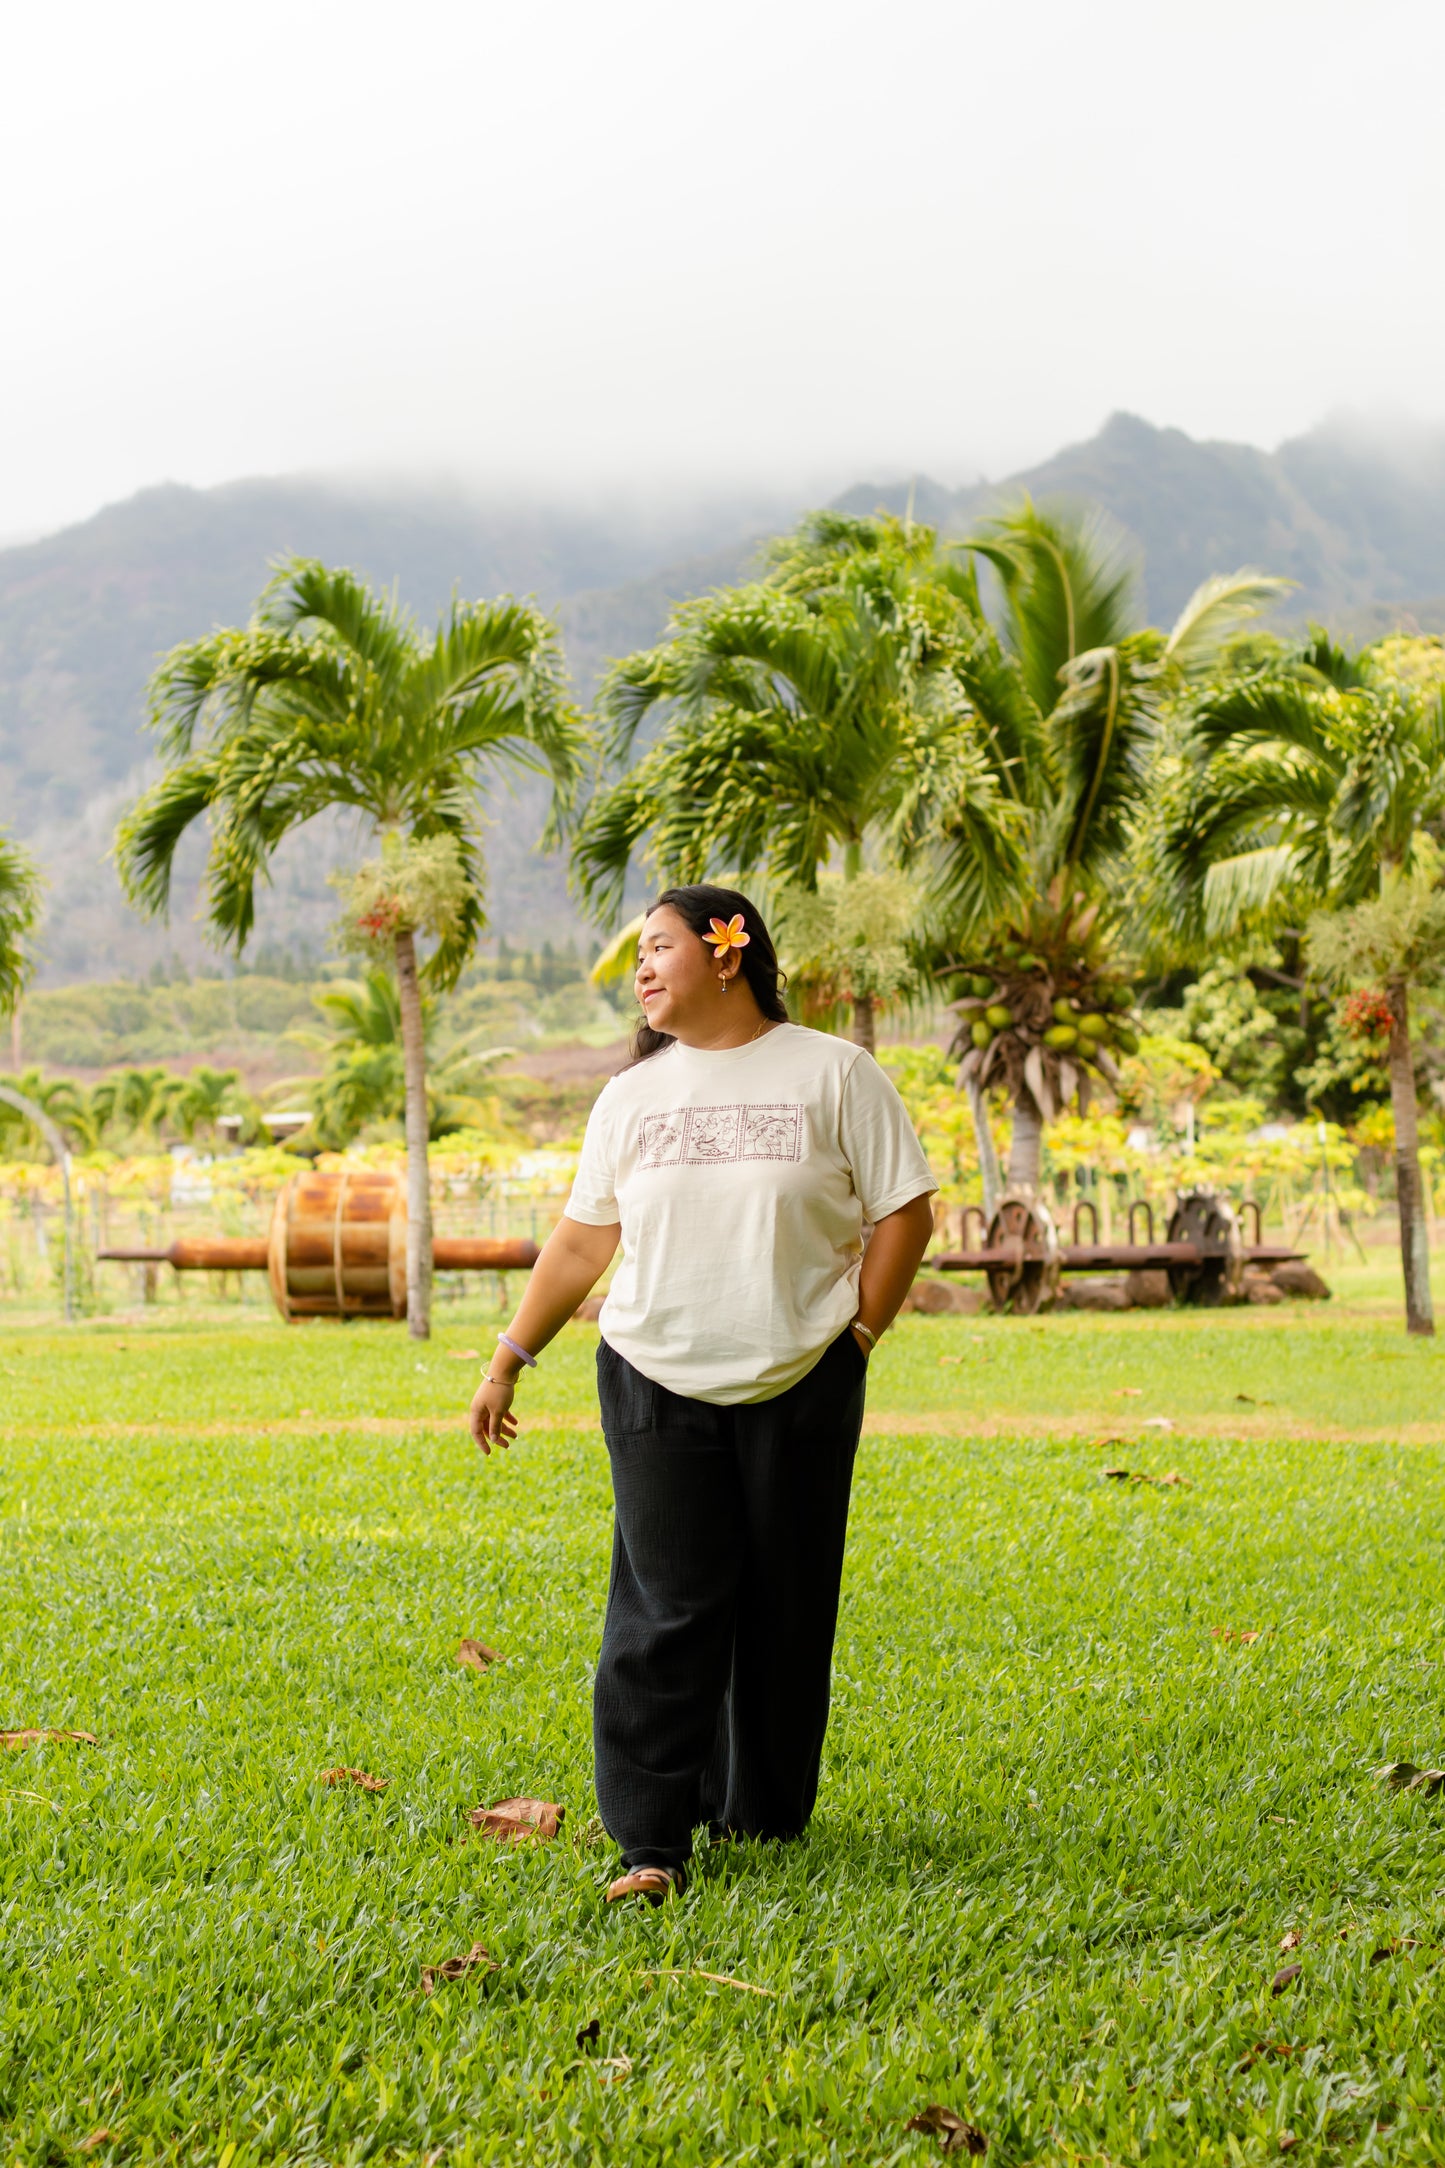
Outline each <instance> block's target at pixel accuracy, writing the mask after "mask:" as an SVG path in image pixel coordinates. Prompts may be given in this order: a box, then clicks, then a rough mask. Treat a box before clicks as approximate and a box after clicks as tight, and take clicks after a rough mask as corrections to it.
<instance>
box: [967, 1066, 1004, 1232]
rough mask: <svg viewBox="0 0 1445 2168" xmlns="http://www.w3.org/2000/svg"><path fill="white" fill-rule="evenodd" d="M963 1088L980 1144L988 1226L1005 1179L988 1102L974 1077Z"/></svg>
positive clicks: (985, 1216)
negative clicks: (989, 1123) (1000, 1168)
mask: <svg viewBox="0 0 1445 2168" xmlns="http://www.w3.org/2000/svg"><path fill="white" fill-rule="evenodd" d="M963 1088H964V1091H965V1092H966V1093H967V1095H968V1111H969V1113H970V1114H971V1115H972V1116H973V1133H974V1136H975V1138H976V1139H977V1142H978V1171H979V1173H980V1174H981V1175H982V1176H983V1216H984V1222H985V1224H987V1222H988V1221H989V1220H991V1219H992V1218H993V1216H994V1213H995V1212H996V1211H997V1210H998V1201H999V1198H1000V1196H1001V1195H1002V1194H1003V1177H1002V1176H1001V1175H1000V1173H999V1171H998V1152H997V1151H996V1149H995V1147H994V1141H993V1131H992V1130H991V1129H990V1128H989V1126H988V1102H987V1100H986V1099H985V1098H984V1096H983V1093H982V1092H981V1091H980V1090H979V1088H978V1085H977V1084H976V1083H975V1081H974V1079H973V1078H972V1077H970V1078H969V1080H968V1082H967V1084H965V1086H964V1087H963Z"/></svg>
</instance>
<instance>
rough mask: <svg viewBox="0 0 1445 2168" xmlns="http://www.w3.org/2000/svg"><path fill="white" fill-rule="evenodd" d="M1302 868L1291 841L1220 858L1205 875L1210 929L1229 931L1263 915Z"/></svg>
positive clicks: (1206, 923) (1207, 926)
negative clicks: (1243, 922)
mask: <svg viewBox="0 0 1445 2168" xmlns="http://www.w3.org/2000/svg"><path fill="white" fill-rule="evenodd" d="M1301 871H1302V866H1301V860H1300V853H1299V851H1298V849H1297V848H1296V847H1295V845H1293V844H1290V843H1267V844H1262V845H1261V846H1260V847H1259V848H1258V849H1257V850H1253V851H1241V852H1240V853H1239V854H1238V855H1237V856H1236V857H1233V858H1219V859H1216V860H1215V861H1214V863H1213V864H1212V865H1211V866H1210V868H1209V870H1208V872H1207V873H1206V875H1205V877H1204V927H1205V931H1206V933H1210V934H1220V935H1228V934H1231V933H1233V932H1235V931H1236V930H1237V928H1238V927H1239V925H1240V923H1241V921H1242V920H1244V919H1246V918H1254V919H1261V918H1264V917H1266V916H1267V915H1268V913H1269V911H1270V909H1271V907H1272V906H1273V905H1274V904H1275V903H1277V902H1278V901H1279V899H1280V897H1281V896H1282V895H1283V894H1284V893H1285V892H1286V891H1287V890H1289V889H1290V888H1291V887H1293V886H1296V885H1297V884H1298V881H1299V877H1300V873H1301Z"/></svg>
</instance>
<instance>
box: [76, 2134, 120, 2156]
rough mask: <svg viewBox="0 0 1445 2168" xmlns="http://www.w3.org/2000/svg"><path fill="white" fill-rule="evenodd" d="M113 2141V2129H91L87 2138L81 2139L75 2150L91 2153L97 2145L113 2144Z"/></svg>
mask: <svg viewBox="0 0 1445 2168" xmlns="http://www.w3.org/2000/svg"><path fill="white" fill-rule="evenodd" d="M114 2143H115V2132H114V2131H113V2130H93V2131H92V2132H91V2134H90V2136H89V2137H88V2138H82V2139H81V2141H80V2143H79V2145H78V2146H77V2147H76V2149H75V2150H76V2152H77V2153H93V2152H94V2151H95V2149H96V2147H97V2146H98V2145H114Z"/></svg>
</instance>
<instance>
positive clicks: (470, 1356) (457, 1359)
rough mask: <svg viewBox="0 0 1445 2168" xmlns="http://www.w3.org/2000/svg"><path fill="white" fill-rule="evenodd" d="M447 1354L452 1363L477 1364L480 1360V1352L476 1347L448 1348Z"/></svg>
mask: <svg viewBox="0 0 1445 2168" xmlns="http://www.w3.org/2000/svg"><path fill="white" fill-rule="evenodd" d="M447 1353H448V1355H450V1357H451V1359H452V1361H453V1362H454V1363H479V1362H480V1361H481V1359H482V1351H481V1349H480V1348H476V1347H449V1348H448V1349H447Z"/></svg>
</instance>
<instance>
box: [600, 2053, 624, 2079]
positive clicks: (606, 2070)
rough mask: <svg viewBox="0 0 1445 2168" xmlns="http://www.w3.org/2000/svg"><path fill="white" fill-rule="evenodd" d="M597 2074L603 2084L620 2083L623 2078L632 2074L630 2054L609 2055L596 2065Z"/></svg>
mask: <svg viewBox="0 0 1445 2168" xmlns="http://www.w3.org/2000/svg"><path fill="white" fill-rule="evenodd" d="M597 2075H598V2077H599V2078H600V2079H601V2080H602V2083H603V2084H604V2085H620V2084H621V2083H622V2081H623V2079H624V2078H630V2077H631V2076H632V2057H631V2056H630V2055H609V2056H608V2057H607V2058H606V2060H605V2061H603V2062H600V2063H599V2064H598V2065H597Z"/></svg>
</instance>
